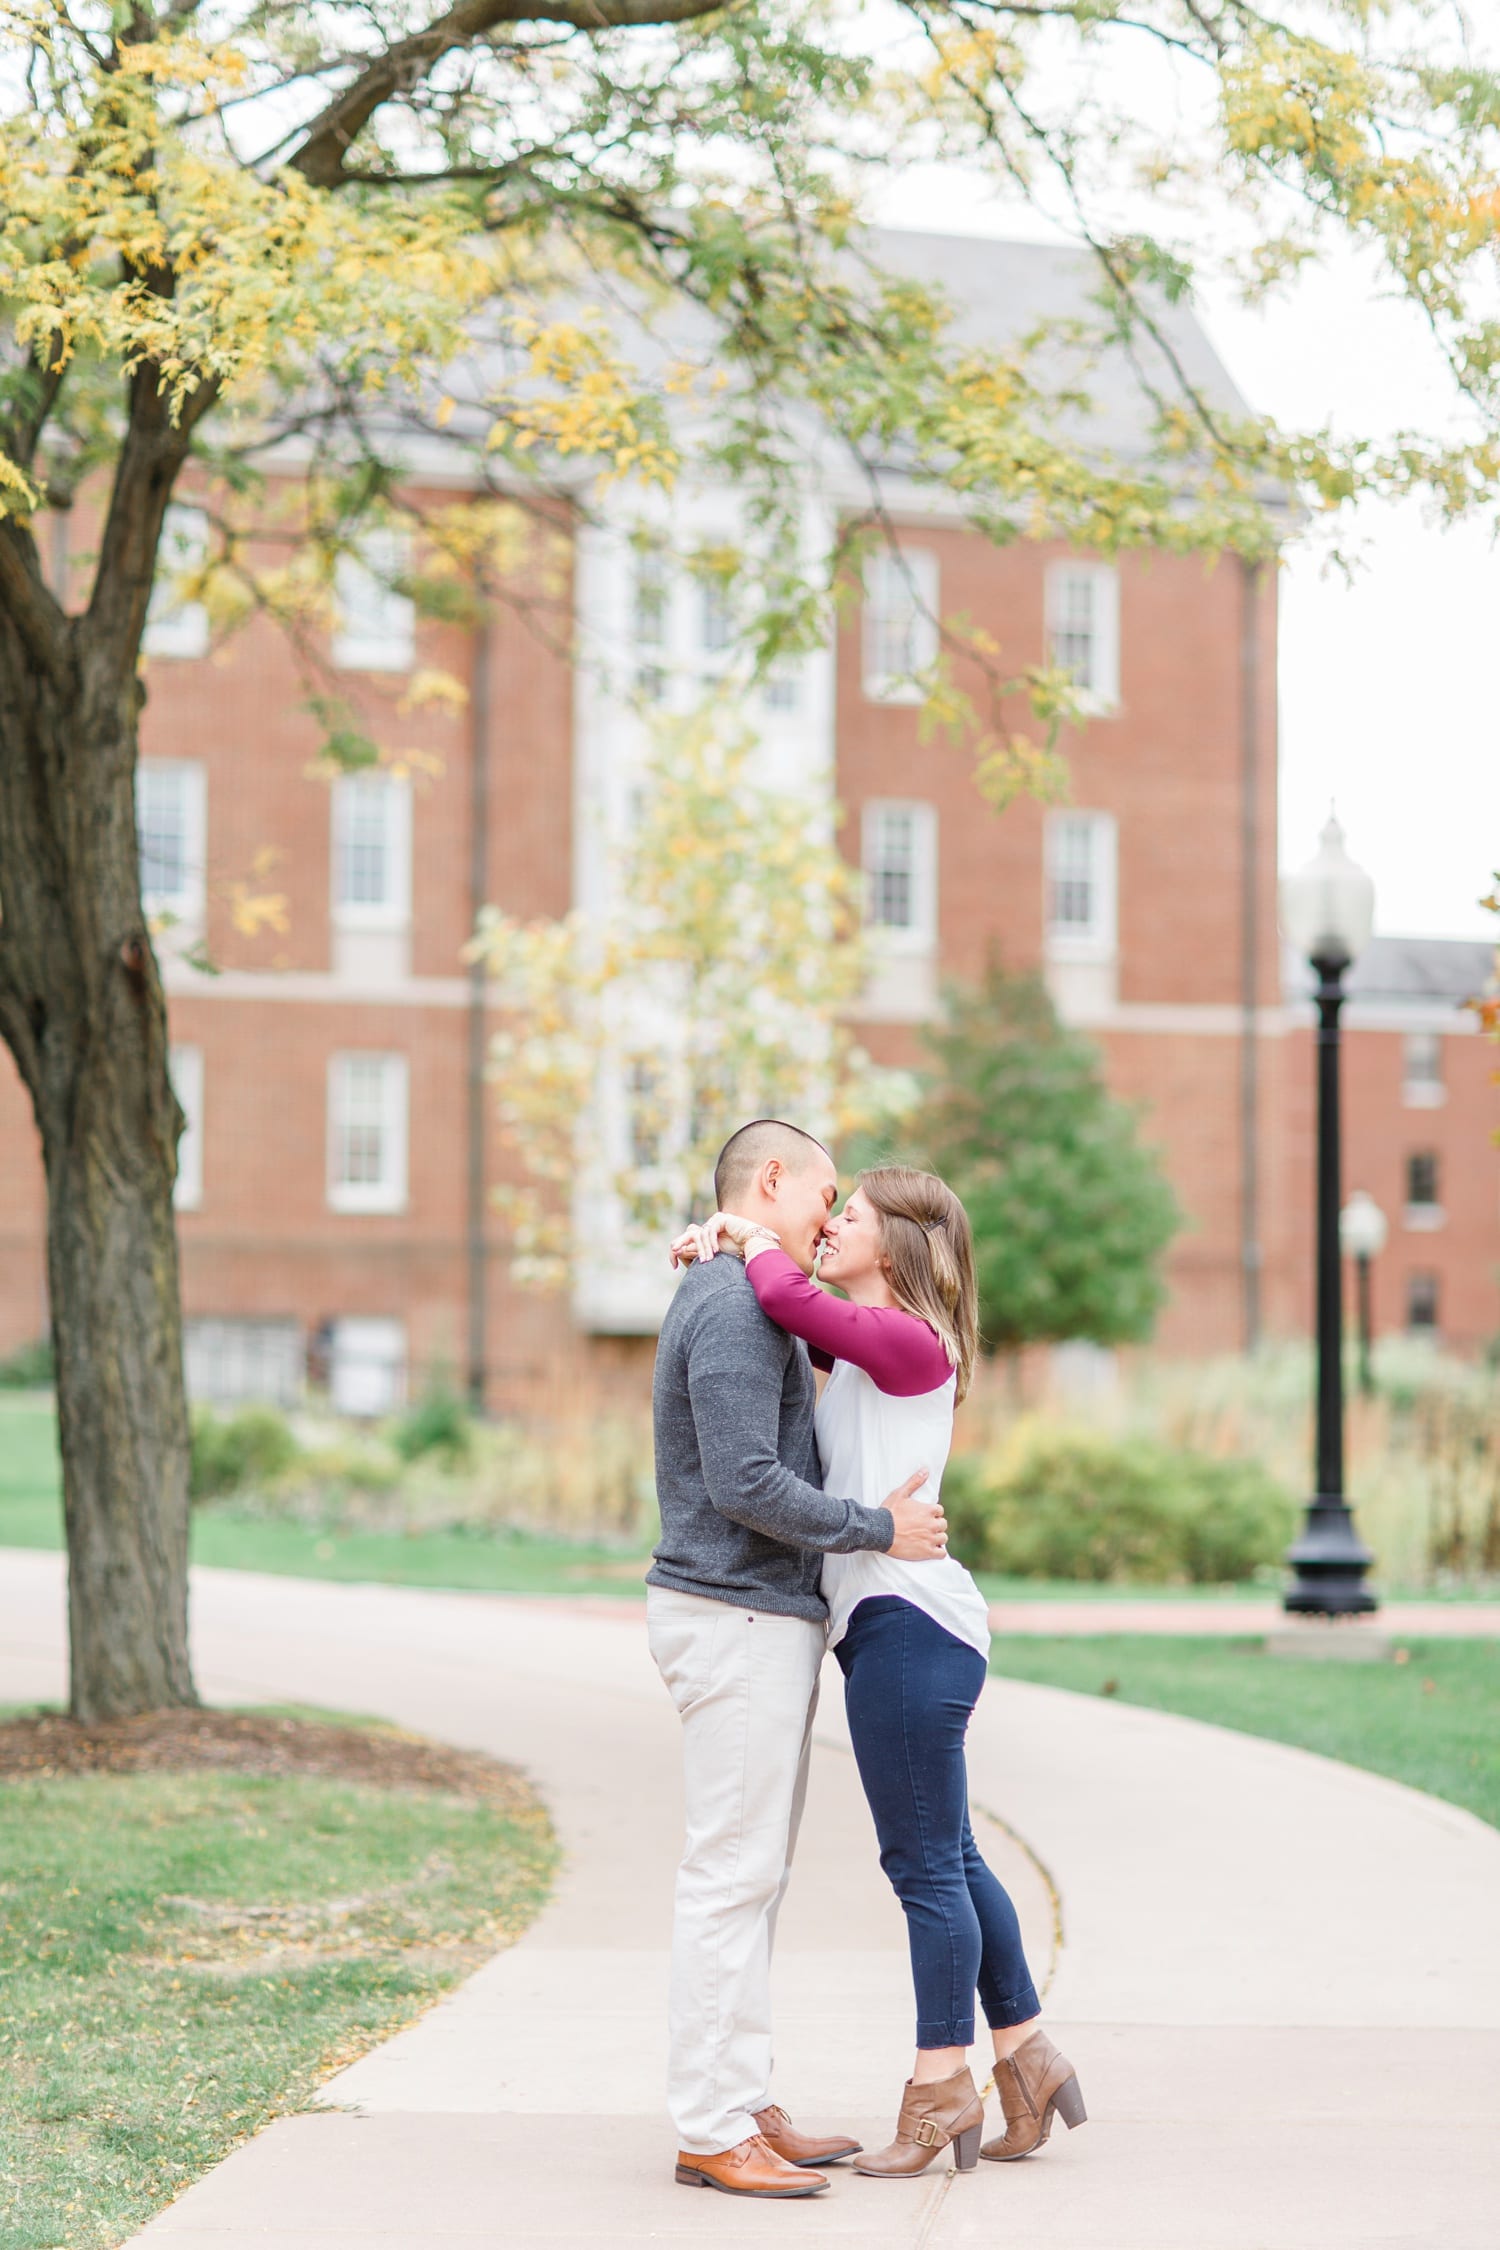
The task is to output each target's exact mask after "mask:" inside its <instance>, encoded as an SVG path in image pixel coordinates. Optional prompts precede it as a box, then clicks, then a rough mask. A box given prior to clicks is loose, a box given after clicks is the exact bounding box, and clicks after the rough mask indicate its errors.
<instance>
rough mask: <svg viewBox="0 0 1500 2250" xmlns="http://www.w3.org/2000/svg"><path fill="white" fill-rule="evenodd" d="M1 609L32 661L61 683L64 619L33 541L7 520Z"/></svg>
mask: <svg viewBox="0 0 1500 2250" xmlns="http://www.w3.org/2000/svg"><path fill="white" fill-rule="evenodd" d="M0 608H3V609H4V611H5V614H6V616H7V617H8V618H9V620H10V622H11V624H12V625H13V626H14V627H15V630H16V632H17V633H18V634H19V636H20V638H21V639H22V640H23V641H24V642H25V644H26V649H27V652H28V654H29V655H30V656H31V658H32V659H33V661H34V662H35V663H37V664H39V665H40V666H41V667H42V669H43V670H44V671H45V672H46V674H47V676H48V678H49V679H50V680H52V681H54V682H55V683H60V682H61V680H62V676H63V645H62V644H63V633H64V631H65V629H66V626H67V618H66V616H65V614H64V612H63V608H62V604H61V603H60V602H59V601H58V600H57V597H56V596H55V595H54V593H53V592H52V589H51V588H50V587H49V586H48V584H47V582H46V580H45V579H44V578H43V577H42V573H41V569H40V566H39V564H38V561H37V552H36V542H35V540H34V539H33V538H32V537H31V534H30V533H29V532H27V531H23V530H21V529H20V527H19V526H18V525H16V524H15V523H13V522H10V521H8V520H7V521H0Z"/></svg>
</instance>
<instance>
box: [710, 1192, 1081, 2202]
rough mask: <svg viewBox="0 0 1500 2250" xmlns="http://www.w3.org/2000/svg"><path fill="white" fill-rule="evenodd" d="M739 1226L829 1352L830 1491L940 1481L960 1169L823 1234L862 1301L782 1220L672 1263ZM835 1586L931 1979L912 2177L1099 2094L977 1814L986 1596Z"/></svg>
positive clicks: (895, 1572) (967, 1250) (1035, 2128)
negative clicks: (1057, 2042)
mask: <svg viewBox="0 0 1500 2250" xmlns="http://www.w3.org/2000/svg"><path fill="white" fill-rule="evenodd" d="M721 1240H722V1241H724V1242H726V1243H728V1244H730V1245H732V1246H733V1248H734V1249H735V1250H736V1251H738V1253H739V1254H740V1255H741V1256H742V1257H743V1258H744V1260H745V1270H746V1272H747V1274H748V1275H749V1278H750V1283H751V1286H752V1287H753V1289H754V1291H755V1294H756V1297H757V1299H758V1300H759V1303H760V1305H761V1308H762V1310H763V1311H764V1312H766V1313H767V1314H768V1315H769V1316H770V1318H771V1319H772V1320H774V1321H776V1322H777V1323H778V1324H779V1325H780V1326H781V1327H782V1328H786V1329H789V1330H790V1331H791V1333H792V1334H793V1335H794V1336H800V1337H802V1338H803V1339H804V1341H805V1342H806V1343H807V1344H808V1345H809V1346H811V1348H812V1356H813V1359H814V1361H815V1363H816V1364H817V1365H819V1366H820V1367H823V1368H827V1369H831V1371H832V1372H831V1373H830V1375H829V1379H828V1382H827V1384H826V1385H825V1386H824V1390H823V1395H822V1397H821V1399H820V1400H819V1402H818V1411H817V1432H818V1451H819V1453H820V1455H821V1457H822V1462H823V1477H824V1482H825V1484H826V1485H827V1486H828V1487H829V1489H830V1490H832V1491H836V1492H843V1493H847V1494H849V1495H850V1496H851V1497H852V1498H854V1499H857V1500H863V1501H866V1502H868V1503H870V1504H873V1505H876V1506H878V1505H879V1501H880V1496H881V1495H882V1494H883V1493H885V1492H888V1491H890V1490H891V1488H892V1487H893V1485H896V1484H899V1483H900V1482H901V1481H902V1479H903V1478H905V1477H907V1476H909V1475H910V1474H911V1473H912V1471H913V1470H914V1469H918V1468H926V1469H927V1471H928V1472H929V1480H930V1489H931V1490H932V1492H933V1493H934V1494H936V1492H937V1490H938V1485H939V1480H940V1478H941V1476H942V1471H943V1467H944V1464H945V1463H946V1461H947V1458H948V1448H949V1444H950V1442H951V1439H952V1434H953V1409H954V1406H955V1404H956V1403H957V1401H958V1400H959V1399H961V1398H962V1397H963V1396H964V1393H965V1392H966V1391H967V1389H968V1387H969V1377H970V1374H971V1373H972V1370H973V1365H974V1355H975V1351H976V1349H977V1345H978V1333H979V1319H978V1295H977V1290H976V1287H975V1279H974V1244H973V1238H972V1236H971V1234H970V1231H969V1221H968V1215H967V1213H966V1212H965V1210H964V1207H963V1205H962V1204H961V1203H960V1202H959V1200H958V1197H957V1196H956V1195H955V1194H954V1193H953V1191H952V1190H951V1188H948V1187H947V1186H945V1185H944V1183H943V1182H942V1181H941V1180H939V1179H937V1178H935V1177H934V1176H933V1174H931V1173H930V1172H917V1171H912V1170H910V1169H908V1168H907V1167H905V1166H903V1165H886V1166H883V1167H882V1168H881V1169H880V1170H878V1171H873V1172H867V1173H865V1175H864V1177H863V1178H862V1180H861V1182H860V1184H859V1186H858V1187H857V1188H856V1189H855V1191H854V1193H853V1194H852V1195H851V1196H850V1198H849V1200H848V1202H847V1204H846V1205H845V1207H844V1210H843V1212H842V1214H841V1215H840V1216H839V1217H838V1218H830V1219H829V1221H828V1224H827V1226H826V1228H825V1230H824V1234H823V1238H822V1245H821V1257H820V1262H819V1266H818V1271H819V1274H820V1276H822V1277H825V1278H826V1279H828V1280H829V1281H832V1282H835V1283H836V1284H837V1285H838V1287H839V1288H840V1289H841V1290H842V1291H843V1293H844V1299H843V1301H841V1300H840V1299H838V1298H836V1297H832V1296H829V1295H828V1294H827V1293H826V1292H825V1291H824V1290H822V1289H820V1288H819V1287H818V1286H817V1284H816V1283H815V1282H813V1281H810V1280H809V1279H808V1277H807V1276H806V1275H805V1274H804V1273H803V1272H802V1270H801V1268H800V1267H799V1266H798V1265H796V1264H795V1263H794V1262H793V1260H792V1259H791V1258H790V1257H789V1256H788V1255H787V1253H786V1252H785V1251H784V1250H783V1249H782V1248H781V1247H780V1244H779V1242H778V1240H777V1238H776V1236H775V1235H774V1234H773V1233H772V1232H771V1231H770V1229H769V1228H766V1227H760V1226H754V1225H752V1224H751V1223H750V1222H749V1221H748V1220H745V1219H740V1218H737V1217H735V1215H734V1214H733V1213H732V1212H727V1211H720V1212H717V1213H715V1215H714V1217H713V1218H712V1219H710V1220H708V1221H707V1222H706V1223H705V1224H704V1225H703V1226H701V1227H690V1228H689V1229H688V1230H687V1232H686V1233H685V1234H684V1235H682V1236H680V1237H679V1239H678V1240H677V1241H676V1242H674V1243H673V1245H672V1254H673V1259H674V1262H679V1261H680V1262H687V1261H689V1260H691V1259H692V1258H694V1257H712V1256H713V1255H714V1254H715V1252H716V1250H717V1249H718V1247H719V1244H720V1242H721ZM823 1593H824V1597H825V1599H826V1600H827V1603H828V1638H829V1645H830V1646H831V1647H832V1649H833V1651H834V1653H835V1655H836V1656H837V1658H838V1661H839V1666H840V1669H841V1670H842V1672H843V1674H844V1698H845V1704H846V1708H847V1711H848V1715H849V1732H850V1735H851V1737H852V1739H853V1743H854V1755H855V1758H856V1760H857V1761H858V1765H859V1774H860V1780H861V1781H862V1782H863V1784H864V1791H865V1795H866V1797H867V1798H868V1800H869V1805H870V1810H871V1813H872V1814H873V1815H874V1819H875V1830H876V1834H877V1836H878V1837H879V1840H880V1864H881V1866H882V1867H883V1868H884V1869H885V1871H886V1873H887V1875H888V1876H889V1877H890V1880H891V1883H892V1886H893V1888H894V1889H895V1892H896V1895H897V1897H898V1898H899V1899H900V1901H901V1905H902V1908H903V1910H904V1912H905V1915H906V1925H907V1937H908V1940H909V1943H910V1946H911V1963H912V1979H913V1982H914V1984H915V1986H916V1997H917V2057H916V2062H915V2065H914V2067H913V2069H912V2074H911V2077H910V2079H909V2080H908V2081H907V2084H906V2087H905V2090H904V2092H903V2095H902V2099H901V2112H900V2117H899V2120H898V2122H897V2126H896V2137H895V2139H894V2140H893V2141H892V2143H891V2145H890V2146H889V2147H888V2148H885V2149H881V2150H880V2151H879V2152H878V2153H877V2154H875V2155H864V2154H862V2155H860V2156H859V2157H858V2158H857V2159H856V2169H857V2170H858V2171H861V2172H867V2173H870V2174H873V2175H874V2176H876V2177H877V2178H883V2179H899V2178H910V2177H913V2176H915V2175H916V2174H917V2173H919V2172H922V2171H924V2170H925V2169H926V2167H927V2165H928V2164H930V2163H931V2161H932V2159H933V2158H934V2156H936V2155H937V2154H938V2152H939V2151H940V2150H941V2149H944V2148H946V2147H948V2145H949V2144H950V2142H951V2143H952V2144H954V2148H955V2156H956V2160H957V2164H958V2169H959V2170H960V2171H961V2172H967V2171H972V2170H973V2168H974V2164H975V2160H976V2158H977V2157H979V2156H986V2157H990V2158H993V2159H995V2160H997V2161H999V2162H1002V2163H1003V2162H1008V2161H1009V2160H1010V2159H1012V2158H1014V2157H1018V2156H1028V2155H1030V2153H1031V2151H1032V2150H1033V2149H1034V2148H1038V2147H1040V2145H1041V2144H1042V2142H1044V2141H1045V2140H1046V2138H1047V2135H1048V2133H1049V2132H1050V2130H1051V2126H1052V2117H1053V2112H1054V2111H1056V2113H1057V2114H1058V2115H1059V2116H1060V2117H1061V2118H1062V2119H1063V2121H1064V2123H1065V2124H1067V2125H1068V2126H1070V2127H1071V2126H1074V2125H1081V2124H1082V2123H1083V2121H1084V2116H1085V2111H1084V2106H1083V2098H1082V2095H1081V2094H1080V2092H1079V2089H1078V2080H1077V2078H1076V2077H1075V2075H1074V2073H1073V2067H1072V2065H1071V2063H1069V2062H1068V2061H1067V2060H1066V2059H1065V2058H1064V2057H1063V2056H1062V2055H1061V2054H1059V2053H1058V2051H1057V2049H1056V2047H1054V2046H1053V2044H1052V2042H1051V2040H1050V2039H1049V2038H1048V2037H1047V2035H1046V2033H1045V2032H1044V2031H1042V2030H1041V2028H1040V2021H1039V2014H1040V2005H1039V2002H1038V2000H1037V1995H1036V1988H1035V1986H1034V1985H1033V1983H1032V1981H1031V1976H1030V1973H1029V1971H1028V1969H1027V1966H1026V1958H1025V1953H1024V1951H1023V1948H1022V1944H1021V1930H1020V1924H1019V1921H1018V1919H1017V1916H1016V1910H1015V1907H1014V1906H1013V1905H1012V1903H1011V1900H1010V1898H1009V1896H1008V1895H1007V1893H1006V1892H1005V1890H1004V1889H1003V1888H1002V1886H1001V1884H1000V1883H999V1882H998V1881H997V1880H996V1878H995V1876H994V1875H993V1874H992V1873H991V1871H990V1869H989V1868H988V1867H987V1866H986V1865H985V1863H984V1861H983V1860H982V1859H981V1858H980V1856H979V1850H978V1847H977V1845H976V1844H975V1842H974V1836H973V1832H972V1830H971V1828H970V1825H969V1809H968V1806H969V1798H968V1781H967V1775H966V1771H965V1765H964V1734H965V1731H966V1729H967V1727H968V1723H969V1717H970V1714H971V1713H972V1711H973V1709H974V1705H975V1704H976V1702H977V1701H978V1699H979V1691H980V1689H981V1688H982V1687H983V1685H984V1681H985V1676H986V1673H987V1671H988V1666H989V1647H990V1636H989V1622H988V1615H987V1611H986V1605H985V1601H984V1597H983V1595H982V1594H981V1593H980V1591H979V1588H978V1587H977V1586H976V1585H975V1583H974V1581H973V1579H972V1578H971V1577H970V1575H969V1573H968V1572H967V1571H966V1570H965V1569H964V1568H963V1566H962V1564H961V1563H959V1562H958V1561H956V1560H955V1558H954V1557H953V1556H951V1555H950V1556H946V1557H945V1558H944V1559H943V1560H942V1561H940V1562H929V1563H903V1562H896V1561H894V1560H893V1559H892V1558H891V1557H890V1556H889V1555H874V1554H855V1555H829V1556H827V1557H826V1558H825V1560H824V1564H823ZM976 1988H977V1990H978V1992H979V1997H980V2000H981V2002H982V2004H983V2007H984V2013H985V2016H986V2019H987V2021H988V2023H989V2026H990V2030H991V2033H992V2036H993V2039H994V2045H995V2083H996V2085H997V2087H998V2088H999V2092H1000V2099H1001V2104H1002V2107H1003V2109H1004V2112H1005V2131H1004V2132H1003V2133H1002V2134H1000V2135H999V2136H998V2137H997V2138H996V2139H994V2140H992V2141H987V2142H985V2144H984V2145H983V2147H981V2146H980V2134H981V2130H982V2126H983V2119H984V2104H983V2101H982V2099H981V2097H980V2095H979V2093H978V2092H977V2090H976V2088H975V2085H974V2080H973V2077H972V2076H971V2074H970V2071H969V2068H968V2062H967V2051H968V2048H969V2047H970V2046H971V2044H972V2043H973V2038H974V1993H975V1990H976Z"/></svg>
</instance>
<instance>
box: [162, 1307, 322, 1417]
mask: <svg viewBox="0 0 1500 2250" xmlns="http://www.w3.org/2000/svg"><path fill="white" fill-rule="evenodd" d="M183 1359H184V1365H185V1372H186V1377H187V1387H188V1395H189V1397H190V1398H202V1399H212V1400H214V1401H215V1402H216V1403H218V1404H221V1405H226V1406H227V1405H232V1404H233V1403H234V1402H235V1401H237V1400H240V1399H263V1400H265V1401H266V1402H267V1403H268V1404H270V1405H273V1406H295V1405H296V1404H297V1402H298V1400H299V1399H300V1398H301V1396H302V1375H303V1366H304V1352H303V1345H302V1331H301V1329H300V1328H299V1327H298V1325H297V1323H296V1321H295V1320H189V1321H187V1322H185V1323H184V1326H183Z"/></svg>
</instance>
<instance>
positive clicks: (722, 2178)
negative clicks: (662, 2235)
mask: <svg viewBox="0 0 1500 2250" xmlns="http://www.w3.org/2000/svg"><path fill="white" fill-rule="evenodd" d="M677 2178H678V2182H679V2184H680V2185H681V2186H682V2187H708V2188H717V2189H718V2191H719V2193H720V2194H721V2195H770V2196H786V2195H821V2194H822V2192H823V2190H824V2188H826V2187H827V2185H828V2182H827V2181H826V2180H825V2179H824V2178H823V2176H822V2174H821V2173H818V2172H804V2171H802V2170H800V2169H799V2167H798V2166H797V2165H795V2164H788V2162H787V2160H786V2158H785V2157H784V2156H778V2155H777V2154H776V2151H775V2149H774V2148H772V2147H771V2146H770V2144H769V2143H768V2142H766V2141H763V2140H762V2139H761V2137H760V2135H759V2133H752V2134H751V2135H750V2138H749V2140H747V2141H741V2142H740V2144H739V2146H738V2148H726V2149H725V2150H724V2151H723V2153H722V2155H719V2156H689V2155H688V2154H687V2153H686V2151H685V2150H683V2149H679V2150H678V2151H677Z"/></svg>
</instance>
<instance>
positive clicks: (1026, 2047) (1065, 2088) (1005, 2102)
mask: <svg viewBox="0 0 1500 2250" xmlns="http://www.w3.org/2000/svg"><path fill="white" fill-rule="evenodd" d="M995 2091H996V2093H997V2094H998V2095H999V2096H1000V2107H1001V2108H1002V2109H1003V2110H1004V2112H1005V2131H1004V2132H1003V2133H1001V2134H1000V2135H999V2136H998V2138H996V2139H995V2140H993V2141H986V2142H985V2144H984V2146H983V2148H982V2149H981V2150H980V2151H979V2153H980V2155H981V2156H984V2157H988V2159H989V2161H990V2162H991V2163H992V2164H1010V2163H1013V2162H1014V2161H1015V2159H1016V2158H1017V2157H1018V2156H1030V2154H1031V2152H1032V2150H1033V2149H1036V2148H1040V2147H1041V2146H1042V2144H1043V2142H1044V2141H1045V2140H1046V2138H1047V2135H1048V2134H1049V2133H1050V2132H1051V2130H1052V2118H1053V2114H1054V2112H1055V2113H1056V2115H1057V2116H1059V2117H1060V2118H1061V2119H1062V2121H1063V2123H1064V2124H1065V2125H1066V2126H1067V2128H1068V2130H1069V2132H1071V2131H1072V2130H1073V2127H1074V2126H1075V2125H1082V2124H1085V2123H1086V2122H1087V2120H1088V2114H1089V2113H1088V2111H1087V2110H1086V2109H1085V2108H1084V2106H1083V2095H1082V2094H1081V2093H1080V2091H1079V2088H1078V2079H1077V2075H1076V2073H1075V2072H1074V2069H1073V2065H1072V2064H1071V2063H1070V2062H1069V2060H1068V2058H1067V2056H1066V2055H1061V2054H1059V2053H1058V2051H1057V2049H1056V2048H1055V2047H1054V2046H1053V2044H1052V2042H1051V2040H1050V2039H1049V2038H1048V2037H1047V2034H1046V2032H1045V2031H1034V2032H1033V2033H1032V2034H1031V2037H1030V2038H1029V2039H1027V2040H1024V2041H1023V2042H1022V2044H1021V2045H1020V2046H1019V2047H1018V2048H1017V2049H1016V2051H1015V2053H1014V2054H1013V2055H1007V2057H1006V2059H1005V2061H1004V2062H997V2063H996V2065H995Z"/></svg>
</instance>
